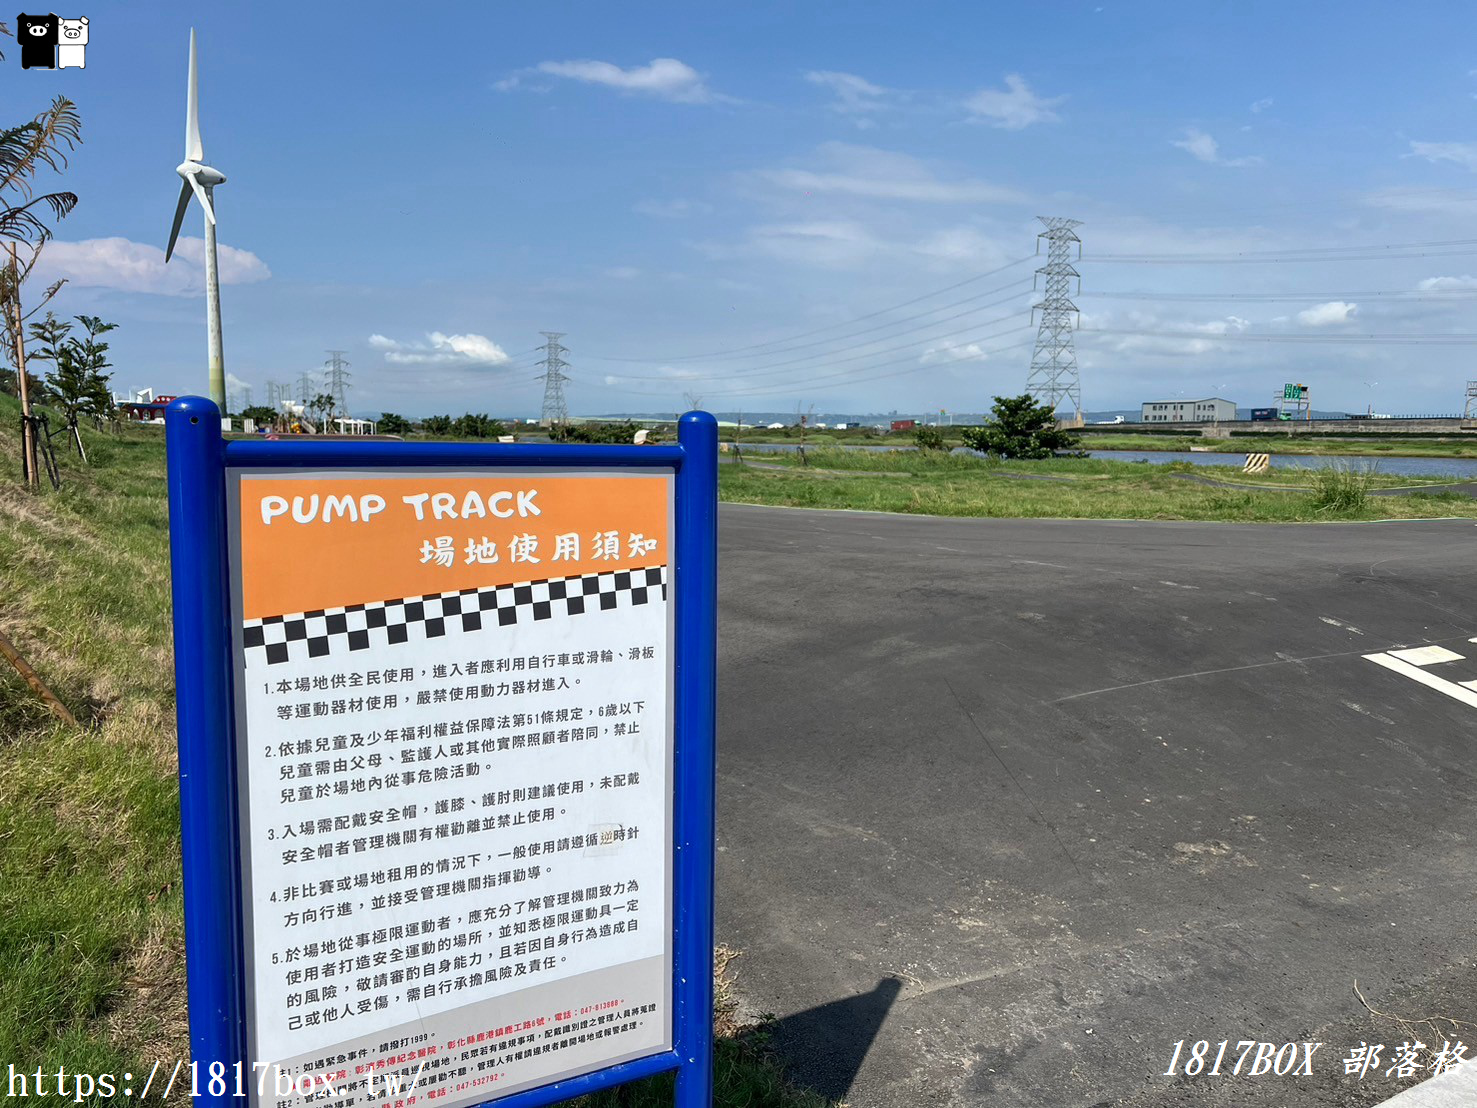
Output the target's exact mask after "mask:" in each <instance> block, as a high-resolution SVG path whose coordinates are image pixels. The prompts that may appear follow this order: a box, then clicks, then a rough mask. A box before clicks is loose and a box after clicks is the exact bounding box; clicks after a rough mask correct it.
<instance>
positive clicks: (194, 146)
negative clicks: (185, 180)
mask: <svg viewBox="0 0 1477 1108" xmlns="http://www.w3.org/2000/svg"><path fill="white" fill-rule="evenodd" d="M204 157H205V148H204V147H202V146H201V145H200V91H199V84H198V81H197V79H196V76H195V28H193V27H191V28H190V90H189V93H188V94H187V97H186V102H185V161H187V162H198V161H200V160H201V159H203V158H204Z"/></svg>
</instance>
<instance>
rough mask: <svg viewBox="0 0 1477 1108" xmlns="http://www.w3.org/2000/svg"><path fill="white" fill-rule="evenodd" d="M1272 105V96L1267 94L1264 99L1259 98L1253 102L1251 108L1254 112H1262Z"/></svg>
mask: <svg viewBox="0 0 1477 1108" xmlns="http://www.w3.org/2000/svg"><path fill="white" fill-rule="evenodd" d="M1271 106H1272V98H1271V97H1270V96H1266V97H1263V98H1262V99H1260V100H1258V101H1257V102H1256V103H1254V104H1252V106H1251V110H1252V112H1253V113H1261V112H1264V111H1266V110H1267V109H1268V108H1270V107H1271Z"/></svg>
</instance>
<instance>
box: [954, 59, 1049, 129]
mask: <svg viewBox="0 0 1477 1108" xmlns="http://www.w3.org/2000/svg"><path fill="white" fill-rule="evenodd" d="M1064 100H1066V97H1065V96H1054V97H1042V96H1037V95H1036V94H1035V93H1034V92H1032V91H1031V88H1030V86H1029V85H1027V84H1026V82H1025V79H1024V78H1023V77H1021V75H1020V74H1018V73H1008V74H1006V76H1005V88H1004V89H1003V90H1002V89H989V88H987V89H981V90H980V91H979V92H977V93H975V94H974V95H973V96H971V97H970V98H969V99H968V100H966V101H965V102H964V106H965V108H966V109H968V110H969V111H970V112H971V113H972V114H974V115H975V116H983V117H984V118H985V119H986V120H988V121H990V123H991V125H992V126H994V127H1004V128H1005V129H1006V130H1007V131H1019V130H1021V129H1022V128H1025V127H1029V126H1030V125H1031V124H1033V123H1056V122H1058V121H1060V119H1061V116H1059V115H1057V114H1056V112H1054V111H1052V109H1053V108H1055V107H1056V106H1057V105H1058V104H1060V103H1062V101H1064Z"/></svg>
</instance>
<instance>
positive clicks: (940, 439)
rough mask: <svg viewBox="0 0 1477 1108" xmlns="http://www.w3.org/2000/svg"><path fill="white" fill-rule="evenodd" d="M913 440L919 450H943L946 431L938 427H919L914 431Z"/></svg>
mask: <svg viewBox="0 0 1477 1108" xmlns="http://www.w3.org/2000/svg"><path fill="white" fill-rule="evenodd" d="M913 442H914V443H915V444H916V445H917V447H918V449H919V450H942V449H944V433H943V432H942V431H940V430H939V429H938V428H937V427H918V428H915V429H914V431H913Z"/></svg>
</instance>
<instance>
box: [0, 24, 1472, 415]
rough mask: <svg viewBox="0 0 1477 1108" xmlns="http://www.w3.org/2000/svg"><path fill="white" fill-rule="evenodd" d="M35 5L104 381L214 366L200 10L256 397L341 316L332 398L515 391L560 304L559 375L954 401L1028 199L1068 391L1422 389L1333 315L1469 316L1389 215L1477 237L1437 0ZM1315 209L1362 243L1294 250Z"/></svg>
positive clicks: (29, 94) (1016, 322) (1465, 109)
mask: <svg viewBox="0 0 1477 1108" xmlns="http://www.w3.org/2000/svg"><path fill="white" fill-rule="evenodd" d="M58 14H59V15H62V16H70V15H86V16H87V17H88V18H89V21H90V26H91V39H90V43H89V46H88V48H87V66H86V68H85V69H84V70H77V69H65V70H56V71H46V70H25V71H23V70H22V69H21V67H20V58H19V52H18V50H17V49H15V48H14V46H13V44H12V45H9V46H7V48H6V50H5V53H6V59H5V61H4V62H3V63H0V103H3V104H5V105H6V106H7V107H8V108H9V110H10V114H11V116H13V117H15V118H16V119H17V120H18V119H20V118H24V117H27V116H30V115H32V114H34V113H35V112H36V111H39V110H40V109H41V108H42V107H43V106H44V105H45V103H46V102H47V100H48V99H49V97H51V96H52V95H56V94H64V95H66V96H68V97H70V98H71V99H73V100H74V101H76V103H77V104H78V106H79V109H80V110H81V113H82V116H83V120H84V135H85V144H84V145H83V147H82V148H80V149H79V150H78V151H77V153H76V155H75V157H74V158H73V160H72V163H71V166H70V168H69V169H68V170H67V172H66V174H65V177H64V187H67V188H70V189H72V190H73V191H75V192H77V193H78V194H79V195H80V197H81V204H80V205H79V207H78V208H77V210H76V212H75V213H74V214H73V215H72V216H70V217H69V218H68V219H67V220H66V221H65V222H64V223H63V224H62V225H61V226H60V228H59V230H58V235H57V241H56V242H54V243H53V244H52V245H51V246H50V247H48V251H47V255H46V261H45V266H46V268H47V271H48V273H49V274H50V275H53V276H62V277H67V278H68V280H69V284H68V285H67V287H66V289H65V290H64V292H63V293H62V295H61V296H60V297H59V298H58V300H57V308H58V310H59V311H61V312H65V313H67V314H73V313H76V312H82V311H86V312H96V313H98V314H101V315H103V316H104V317H105V318H108V319H111V320H115V321H117V322H118V323H119V324H120V328H119V330H118V331H117V332H115V333H114V336H113V337H114V338H115V340H116V341H115V343H114V350H115V352H116V364H117V372H116V378H115V384H116V385H118V386H119V387H122V388H130V387H144V386H153V387H155V388H156V389H158V390H159V391H168V392H184V391H203V389H204V379H205V373H204V365H205V328H204V300H203V296H202V295H201V284H202V278H201V270H200V265H199V259H200V257H201V249H200V244H199V243H198V242H194V241H190V240H186V241H185V243H184V245H183V246H182V248H181V253H180V254H179V255H177V256H176V258H175V260H174V261H172V262H170V263H169V266H168V267H167V268H166V267H165V266H164V264H163V253H162V247H163V245H164V243H165V241H166V238H167V235H168V230H169V221H170V218H171V216H172V214H173V202H174V198H175V194H176V192H177V189H178V178H177V177H176V176H175V175H174V172H173V168H174V166H175V164H176V163H177V162H178V161H179V160H180V158H181V155H182V152H183V115H184V87H185V62H186V54H187V45H188V37H189V28H190V27H191V25H194V26H195V27H196V28H197V30H198V34H199V36H200V46H199V49H200V68H201V76H200V87H201V117H202V118H201V129H202V134H203V138H204V146H205V154H206V161H207V162H208V163H210V164H213V165H215V166H216V167H217V168H219V169H220V170H222V171H223V172H224V173H225V174H226V175H227V177H228V178H229V180H228V181H227V183H226V184H225V185H224V186H222V187H221V188H220V189H219V190H218V193H217V203H218V206H219V209H220V220H221V222H220V235H221V242H222V243H223V244H224V246H225V247H227V248H229V249H225V250H223V257H222V272H223V275H224V279H225V281H226V284H225V286H224V287H223V290H222V302H223V311H224V320H225V323H224V332H225V354H226V368H227V371H228V372H229V373H230V374H231V375H232V376H233V377H234V378H235V379H236V380H237V381H239V382H241V383H244V384H246V385H250V386H251V387H252V389H253V397H254V399H255V400H256V401H258V402H260V401H261V400H263V399H264V398H265V389H264V385H265V382H266V381H267V380H269V379H275V380H278V381H295V380H296V379H297V378H298V377H299V376H300V375H301V374H302V373H303V372H305V371H310V370H316V369H318V368H320V367H321V365H322V363H323V361H324V359H325V358H326V357H327V354H326V351H327V350H328V349H330V348H338V349H343V350H345V351H347V356H348V358H349V360H350V362H351V363H352V373H353V375H354V378H353V390H352V393H351V404H352V407H353V408H354V409H355V410H356V411H362V412H377V411H380V410H383V409H388V410H392V411H400V412H403V413H408V414H427V413H431V412H435V411H451V412H460V411H465V410H469V409H470V410H473V411H488V412H493V413H496V414H537V411H538V406H539V401H540V397H541V385H540V384H539V383H538V382H537V380H535V376H536V368H535V366H534V363H535V361H536V358H537V355H536V354H534V353H533V348H534V347H536V346H537V345H538V344H539V343H540V342H541V341H542V339H541V337H540V335H539V332H540V331H541V330H559V331H564V332H566V333H567V335H566V338H565V339H564V342H565V345H566V346H567V347H568V348H569V350H570V353H569V354H568V355H567V358H568V361H569V363H570V368H569V370H568V373H569V375H570V377H571V378H572V381H571V383H570V385H569V386H568V393H569V398H570V407H571V410H572V411H573V412H575V413H577V414H594V413H600V412H613V411H653V412H659V411H671V410H675V409H679V408H682V407H684V406H685V401H684V394H690V395H692V396H694V397H698V398H701V400H702V402H703V404H704V405H705V406H706V407H709V408H712V409H715V410H721V411H733V410H737V409H741V408H742V409H746V410H749V411H759V410H764V411H786V410H788V411H793V410H794V409H795V407H796V405H797V404H800V405H803V406H805V407H810V406H811V405H814V407H815V408H816V410H817V411H818V412H843V411H844V412H861V411H889V410H898V411H900V412H909V413H912V412H921V411H924V410H936V409H939V408H947V409H950V410H955V411H979V410H981V409H983V408H984V407H987V406H988V402H989V397H990V396H992V395H996V394H1001V393H1015V392H1019V391H1021V389H1022V387H1023V386H1024V383H1025V377H1026V372H1027V368H1028V366H1029V361H1030V355H1031V348H1030V341H1031V339H1032V337H1033V331H1032V330H1031V329H1030V312H1029V308H1030V305H1031V304H1032V303H1033V302H1034V299H1033V297H1032V294H1031V291H1030V278H1031V270H1032V268H1033V266H1034V264H1035V263H1031V264H1026V263H1024V262H1022V259H1023V258H1025V257H1026V256H1027V255H1029V254H1031V253H1032V251H1033V249H1034V246H1035V242H1034V238H1035V234H1036V231H1037V230H1038V229H1039V227H1038V226H1037V225H1036V223H1035V218H1034V217H1035V216H1037V215H1062V216H1071V217H1074V218H1077V219H1081V220H1082V221H1083V226H1082V228H1081V230H1080V234H1081V236H1082V239H1083V243H1084V251H1083V259H1082V262H1081V263H1080V265H1079V268H1080V270H1081V273H1082V293H1081V296H1080V297H1079V298H1078V300H1077V302H1078V305H1079V307H1080V308H1081V309H1082V325H1083V328H1084V330H1083V332H1082V333H1081V334H1080V335H1079V336H1078V350H1079V358H1080V360H1081V363H1082V392H1083V399H1084V403H1085V405H1086V406H1087V407H1088V408H1089V409H1094V410H1104V409H1110V408H1122V407H1130V406H1134V405H1137V404H1138V403H1139V402H1140V401H1143V400H1148V399H1164V398H1174V397H1177V396H1180V395H1184V396H1192V395H1206V394H1220V395H1224V396H1227V397H1230V398H1231V399H1234V400H1236V401H1238V402H1239V403H1240V404H1241V405H1242V406H1243V407H1245V406H1251V405H1253V404H1256V405H1260V404H1263V403H1268V402H1269V401H1270V397H1271V395H1272V391H1273V390H1274V389H1275V388H1280V385H1281V384H1282V382H1283V381H1286V380H1299V381H1303V382H1306V383H1308V384H1309V385H1310V387H1311V389H1312V395H1313V400H1314V404H1315V406H1316V407H1318V408H1321V409H1349V410H1356V411H1357V410H1363V409H1364V408H1365V407H1366V406H1368V405H1372V406H1374V407H1375V408H1376V410H1380V411H1394V412H1405V411H1409V412H1417V411H1421V412H1426V411H1438V412H1446V411H1453V410H1459V409H1460V406H1461V401H1462V393H1463V386H1464V383H1465V380H1466V378H1467V377H1469V376H1471V377H1477V372H1474V367H1473V366H1472V365H1471V364H1470V363H1471V360H1472V359H1471V357H1470V351H1471V349H1472V348H1471V347H1470V346H1467V345H1457V344H1451V343H1446V344H1439V345H1437V344H1431V343H1429V342H1427V343H1426V344H1425V345H1420V344H1417V343H1414V342H1411V341H1408V340H1406V339H1400V340H1399V341H1394V342H1388V341H1387V342H1380V343H1372V342H1369V341H1367V340H1363V339H1360V338H1359V336H1367V335H1384V336H1408V335H1414V336H1420V337H1423V338H1425V339H1429V338H1431V337H1433V336H1440V335H1443V334H1445V335H1455V334H1466V333H1470V332H1477V319H1474V311H1473V309H1474V308H1477V277H1474V276H1472V275H1473V274H1477V248H1471V247H1422V248H1420V249H1402V250H1389V249H1384V248H1386V247H1388V246H1391V245H1393V244H1408V243H1431V242H1454V241H1460V240H1464V239H1465V238H1468V237H1477V236H1472V233H1471V232H1472V226H1473V224H1474V222H1477V220H1474V217H1477V176H1474V174H1477V45H1474V43H1477V34H1474V33H1473V32H1474V31H1477V10H1474V9H1473V8H1472V7H1471V5H1469V4H1462V3H1428V4H1421V5H1405V6H1401V7H1400V8H1399V9H1398V10H1397V8H1396V7H1395V6H1392V5H1388V4H1375V3H1349V4H1342V5H1339V6H1337V8H1333V7H1330V6H1328V5H1315V4H1291V5H1290V4H1286V3H1265V4H1259V3H1237V4H1195V5H1186V4H1183V3H1134V4H1114V3H1107V2H1105V3H1100V4H1099V3H1083V4H1075V3H1058V4H1053V5H1049V6H1046V7H1044V8H1043V7H1040V6H1037V7H1029V6H1024V5H1010V6H1004V5H983V4H978V3H957V4H953V3H951V4H945V3H913V4H876V3H852V4H848V5H845V6H844V7H842V6H838V5H830V4H826V5H819V4H814V5H798V4H793V3H749V4H745V5H723V6H719V5H714V4H695V3H685V4H675V3H673V4H656V3H652V4H627V5H612V4H608V3H598V4H597V3H588V4H586V3H569V4H561V3H547V4H538V5H517V6H515V5H508V4H498V5H492V4H447V5H441V6H428V7H426V8H420V7H410V8H407V7H406V6H404V5H394V6H391V5H388V4H378V3H359V4H353V5H349V4H338V3H314V4H296V5H288V4H278V3H269V2H255V3H252V4H250V5H223V4H211V5H201V4H196V5H190V4H161V3H137V2H135V3H130V4H127V5H125V4H121V3H93V4H91V5H90V6H88V7H86V9H85V10H81V11H78V12H68V11H61V12H58ZM58 183H59V184H60V183H62V182H58ZM185 234H186V235H192V236H196V237H198V236H199V235H200V234H201V231H200V213H199V209H198V208H193V207H192V209H191V211H190V214H189V216H188V217H187V220H186V224H185ZM1344 246H1377V247H1380V248H1381V249H1380V250H1377V251H1370V252H1365V253H1359V254H1355V255H1353V256H1344V257H1339V256H1333V255H1330V254H1321V255H1320V254H1316V253H1315V254H1312V255H1309V254H1301V253H1293V252H1300V251H1306V250H1309V249H1311V250H1314V251H1317V250H1323V249H1326V248H1328V247H1344ZM1462 250H1472V251H1473V253H1461V252H1459V251H1462ZM1246 252H1256V253H1258V254H1259V258H1258V259H1257V260H1255V261H1251V262H1248V261H1245V260H1239V261H1233V260H1230V258H1229V256H1233V255H1242V256H1243V257H1244V255H1245V254H1246ZM1186 253H1189V254H1195V255H1197V256H1201V257H1204V258H1205V259H1206V260H1205V261H1204V262H1203V263H1198V264H1188V263H1185V262H1182V261H1180V262H1174V261H1166V260H1163V258H1164V256H1166V255H1174V254H1186ZM1125 255H1134V256H1141V257H1142V256H1149V257H1153V258H1156V259H1160V260H1154V261H1148V262H1129V261H1127V260H1126V259H1125V257H1124V256H1125ZM1272 259H1275V260H1272ZM995 270H1000V272H998V273H994V274H993V275H991V276H982V275H985V274H991V273H992V271H995ZM966 281H969V282H970V283H968V284H961V283H962V282H966ZM956 285H957V286H959V287H957V288H955V289H954V290H953V291H949V292H940V291H939V290H943V289H946V288H948V287H949V286H956ZM935 293H937V295H933V294H935ZM987 294H988V295H987ZM1248 294H1256V296H1257V297H1258V298H1256V299H1253V298H1252V297H1251V296H1249V295H1248ZM1273 295H1276V296H1281V297H1286V298H1287V299H1278V300H1274V299H1270V298H1269V297H1271V296H1273ZM1217 297H1218V298H1217ZM906 301H912V302H913V303H911V304H908V305H907V306H904V307H900V308H897V309H896V310H893V311H890V312H889V311H883V309H888V308H890V307H891V306H893V305H899V304H902V303H903V302H906ZM861 317H865V318H861ZM853 321H856V322H853ZM792 336H793V337H792ZM1289 336H1291V337H1289ZM1268 337H1275V338H1274V340H1273V341H1264V340H1265V339H1267V338H1268ZM1329 337H1332V338H1335V339H1337V340H1339V341H1337V342H1322V341H1318V342H1314V341H1308V340H1312V339H1319V340H1322V339H1325V338H1329ZM625 359H629V360H625Z"/></svg>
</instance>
